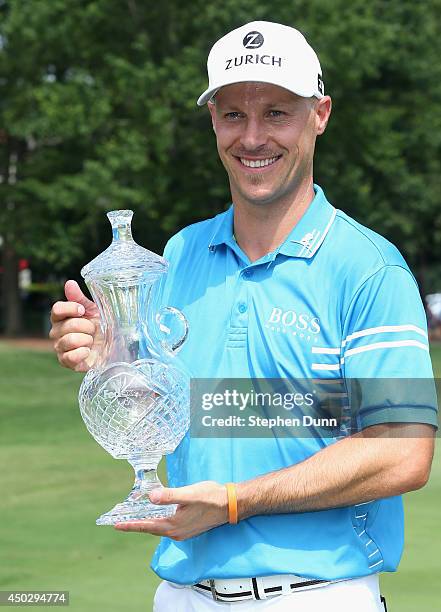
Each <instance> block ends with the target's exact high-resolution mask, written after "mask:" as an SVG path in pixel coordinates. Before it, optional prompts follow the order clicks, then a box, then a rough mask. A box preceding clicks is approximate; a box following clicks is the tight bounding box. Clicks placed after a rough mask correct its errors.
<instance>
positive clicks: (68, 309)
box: [51, 302, 86, 323]
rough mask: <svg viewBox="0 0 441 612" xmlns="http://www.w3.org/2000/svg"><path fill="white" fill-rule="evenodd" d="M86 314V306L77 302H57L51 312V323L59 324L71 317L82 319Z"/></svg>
mask: <svg viewBox="0 0 441 612" xmlns="http://www.w3.org/2000/svg"><path fill="white" fill-rule="evenodd" d="M85 312H86V310H85V308H84V306H83V305H82V304H78V303H77V302H55V304H54V305H53V306H52V310H51V321H52V323H58V322H59V321H64V319H68V318H70V317H78V316H80V317H81V316H83V314H84V313H85Z"/></svg>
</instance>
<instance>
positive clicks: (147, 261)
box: [81, 210, 168, 284]
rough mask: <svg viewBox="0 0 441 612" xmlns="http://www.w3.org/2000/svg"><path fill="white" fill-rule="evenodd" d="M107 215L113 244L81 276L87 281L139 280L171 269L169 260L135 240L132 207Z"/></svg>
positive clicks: (135, 281)
mask: <svg viewBox="0 0 441 612" xmlns="http://www.w3.org/2000/svg"><path fill="white" fill-rule="evenodd" d="M107 217H108V218H109V221H110V223H111V225H112V234H113V240H112V244H110V245H109V246H108V247H107V249H105V250H104V251H103V252H102V253H100V254H99V255H98V256H97V257H95V258H94V259H92V261H90V262H89V263H88V264H86V265H85V266H84V267H83V268H82V270H81V276H82V277H83V278H84V280H85V281H86V283H87V282H88V281H91V280H100V281H104V282H108V283H118V284H125V283H130V284H138V283H141V282H146V281H148V280H152V281H153V280H156V279H157V278H158V277H159V276H160V275H161V274H163V273H165V272H167V269H168V263H167V261H166V260H165V259H164V258H163V257H160V256H159V255H157V254H156V253H153V252H152V251H149V250H148V249H145V248H144V247H142V246H140V245H139V244H137V243H136V242H135V241H134V240H133V237H132V228H131V223H132V217H133V211H132V210H112V211H110V212H108V213H107Z"/></svg>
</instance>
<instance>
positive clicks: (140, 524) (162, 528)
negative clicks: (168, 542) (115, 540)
mask: <svg viewBox="0 0 441 612" xmlns="http://www.w3.org/2000/svg"><path fill="white" fill-rule="evenodd" d="M115 529H117V530H118V531H131V532H134V533H151V534H152V535H159V536H164V535H167V534H168V533H169V532H170V529H171V524H170V521H169V520H168V519H167V518H157V519H154V520H150V519H144V520H141V521H127V522H125V523H117V524H116V525H115Z"/></svg>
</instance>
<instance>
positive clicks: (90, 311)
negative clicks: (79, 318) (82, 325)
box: [64, 280, 96, 315]
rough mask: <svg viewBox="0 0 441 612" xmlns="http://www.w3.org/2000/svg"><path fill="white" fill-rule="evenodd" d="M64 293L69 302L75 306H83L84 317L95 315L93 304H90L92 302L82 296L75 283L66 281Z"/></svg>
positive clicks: (94, 305)
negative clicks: (75, 304) (74, 303)
mask: <svg viewBox="0 0 441 612" xmlns="http://www.w3.org/2000/svg"><path fill="white" fill-rule="evenodd" d="M64 293H65V295H66V298H67V299H68V301H69V302H77V304H81V305H82V306H84V309H85V311H86V315H96V304H95V302H92V300H89V298H88V297H87V296H86V295H84V293H83V292H82V291H81V288H80V286H79V284H78V283H77V282H76V281H74V280H68V281H66V284H65V285H64Z"/></svg>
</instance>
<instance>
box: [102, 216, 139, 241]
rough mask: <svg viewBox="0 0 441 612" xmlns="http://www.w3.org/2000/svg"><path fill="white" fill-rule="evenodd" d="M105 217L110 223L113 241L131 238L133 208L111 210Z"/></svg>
mask: <svg viewBox="0 0 441 612" xmlns="http://www.w3.org/2000/svg"><path fill="white" fill-rule="evenodd" d="M107 217H108V219H109V221H110V223H111V225H112V235H113V241H114V242H115V241H116V240H133V238H132V217H133V210H111V211H110V212H108V213H107Z"/></svg>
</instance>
